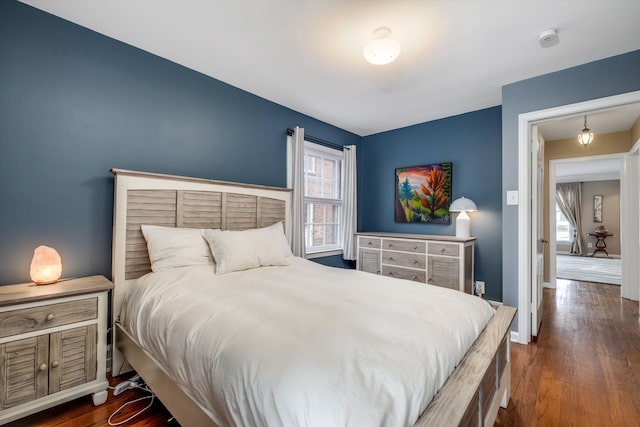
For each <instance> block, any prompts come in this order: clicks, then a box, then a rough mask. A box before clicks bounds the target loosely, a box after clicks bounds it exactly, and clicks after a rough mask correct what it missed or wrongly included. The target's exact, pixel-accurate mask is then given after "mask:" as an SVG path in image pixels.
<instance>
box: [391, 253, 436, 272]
mask: <svg viewBox="0 0 640 427" xmlns="http://www.w3.org/2000/svg"><path fill="white" fill-rule="evenodd" d="M382 263H383V264H391V265H399V266H401V267H411V268H421V269H424V268H425V267H426V266H427V257H426V256H425V255H424V254H414V253H406V252H392V251H382Z"/></svg>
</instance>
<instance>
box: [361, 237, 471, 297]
mask: <svg viewBox="0 0 640 427" xmlns="http://www.w3.org/2000/svg"><path fill="white" fill-rule="evenodd" d="M357 236H358V261H357V266H358V270H362V271H367V272H369V273H375V274H382V275H384V276H390V277H397V278H400V279H409V280H414V281H416V282H423V283H429V284H432V285H436V286H442V287H445V288H451V289H457V290H459V291H462V292H466V293H469V294H470V293H473V252H474V244H475V240H476V238H475V237H468V238H459V237H453V236H438V235H426V234H399V233H376V232H366V233H357Z"/></svg>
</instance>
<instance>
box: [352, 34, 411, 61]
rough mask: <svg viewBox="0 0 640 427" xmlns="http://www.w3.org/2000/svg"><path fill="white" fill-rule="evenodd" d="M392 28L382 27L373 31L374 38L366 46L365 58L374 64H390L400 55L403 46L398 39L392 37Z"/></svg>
mask: <svg viewBox="0 0 640 427" xmlns="http://www.w3.org/2000/svg"><path fill="white" fill-rule="evenodd" d="M390 34H391V30H390V29H389V28H387V27H380V28H378V29H376V30H375V31H374V32H373V40H372V41H370V42H369V43H367V45H366V46H365V47H364V51H363V52H362V53H363V54H364V58H365V59H366V60H367V61H368V62H370V63H371V64H374V65H384V64H389V63H390V62H393V61H395V60H396V58H397V57H398V55H400V50H401V48H402V47H401V46H400V43H398V42H397V41H395V40H393V39H390V38H389V35H390Z"/></svg>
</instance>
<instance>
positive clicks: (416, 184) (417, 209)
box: [395, 163, 451, 224]
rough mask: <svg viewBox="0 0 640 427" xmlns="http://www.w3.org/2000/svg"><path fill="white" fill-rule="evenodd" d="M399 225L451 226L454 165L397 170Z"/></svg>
mask: <svg viewBox="0 0 640 427" xmlns="http://www.w3.org/2000/svg"><path fill="white" fill-rule="evenodd" d="M395 199H396V200H395V220H396V222H421V223H430V224H451V215H450V213H449V206H450V205H451V163H436V164H433V165H424V166H411V167H408V168H397V169H396V197H395Z"/></svg>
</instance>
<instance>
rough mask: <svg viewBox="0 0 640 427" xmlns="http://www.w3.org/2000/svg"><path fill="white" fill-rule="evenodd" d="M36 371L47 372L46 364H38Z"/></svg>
mask: <svg viewBox="0 0 640 427" xmlns="http://www.w3.org/2000/svg"><path fill="white" fill-rule="evenodd" d="M38 369H40V370H41V371H46V370H47V364H46V363H42V364H40V366H38Z"/></svg>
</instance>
